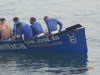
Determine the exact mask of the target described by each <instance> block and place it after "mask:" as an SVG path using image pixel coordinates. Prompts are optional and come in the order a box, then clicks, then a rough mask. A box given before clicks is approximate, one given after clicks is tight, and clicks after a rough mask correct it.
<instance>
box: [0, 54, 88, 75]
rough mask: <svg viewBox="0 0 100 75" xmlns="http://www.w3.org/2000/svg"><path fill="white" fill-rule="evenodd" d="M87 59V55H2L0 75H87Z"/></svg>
mask: <svg viewBox="0 0 100 75" xmlns="http://www.w3.org/2000/svg"><path fill="white" fill-rule="evenodd" d="M87 58H88V57H87V55H86V54H67V53H42V54H41V53H0V68H1V69H0V75H6V74H7V75H73V74H75V75H81V74H82V75H83V74H85V75H86V74H87V71H88V68H87V62H88V60H87ZM80 67H81V68H80ZM84 68H85V69H84Z"/></svg>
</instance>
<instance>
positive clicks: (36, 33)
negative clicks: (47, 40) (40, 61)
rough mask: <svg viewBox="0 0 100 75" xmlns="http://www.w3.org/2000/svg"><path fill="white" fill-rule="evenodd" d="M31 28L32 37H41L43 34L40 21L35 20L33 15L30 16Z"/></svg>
mask: <svg viewBox="0 0 100 75" xmlns="http://www.w3.org/2000/svg"><path fill="white" fill-rule="evenodd" d="M30 24H31V26H30V27H31V29H32V33H33V37H41V36H43V35H44V32H43V28H42V26H41V24H40V23H38V22H36V18H35V17H31V18H30Z"/></svg>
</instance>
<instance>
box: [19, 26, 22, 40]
mask: <svg viewBox="0 0 100 75" xmlns="http://www.w3.org/2000/svg"><path fill="white" fill-rule="evenodd" d="M19 34H20V39H23V38H22V30H21V28H20V33H19Z"/></svg>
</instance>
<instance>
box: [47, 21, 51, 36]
mask: <svg viewBox="0 0 100 75" xmlns="http://www.w3.org/2000/svg"><path fill="white" fill-rule="evenodd" d="M46 24H47V28H48V32H49V34H51V27H50V24H49V23H48V22H46Z"/></svg>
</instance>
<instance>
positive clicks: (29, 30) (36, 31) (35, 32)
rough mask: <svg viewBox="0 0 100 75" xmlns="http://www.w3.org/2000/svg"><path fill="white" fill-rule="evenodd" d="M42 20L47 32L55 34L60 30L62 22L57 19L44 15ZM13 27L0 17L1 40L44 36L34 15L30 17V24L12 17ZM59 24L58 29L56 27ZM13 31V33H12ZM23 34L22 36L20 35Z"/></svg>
mask: <svg viewBox="0 0 100 75" xmlns="http://www.w3.org/2000/svg"><path fill="white" fill-rule="evenodd" d="M44 21H45V23H46V25H47V28H48V32H49V34H50V35H51V34H55V33H58V32H60V31H61V30H62V26H63V24H62V23H61V22H60V21H58V20H57V19H53V18H49V17H48V16H45V17H44ZM13 22H14V27H13V30H12V28H11V26H9V25H8V24H6V20H5V18H1V19H0V39H1V40H2V41H12V40H28V39H33V38H35V37H42V36H44V34H45V33H44V31H43V28H42V25H41V24H40V23H39V22H36V18H35V17H31V18H30V24H31V26H30V25H28V24H26V23H24V22H21V21H19V18H18V17H14V18H13ZM57 25H59V26H60V27H59V30H58V29H57ZM12 32H13V34H12ZM22 35H24V38H23V37H22Z"/></svg>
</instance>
